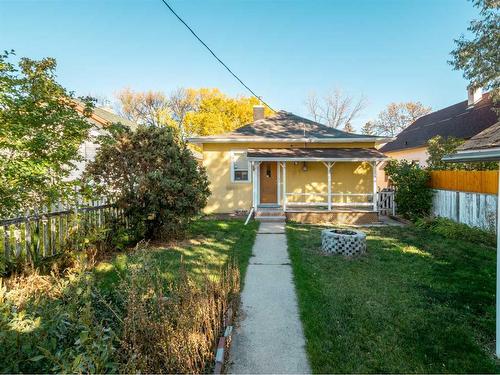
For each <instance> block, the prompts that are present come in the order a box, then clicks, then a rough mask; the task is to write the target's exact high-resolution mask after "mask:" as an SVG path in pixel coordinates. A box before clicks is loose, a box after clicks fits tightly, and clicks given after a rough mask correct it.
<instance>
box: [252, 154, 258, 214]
mask: <svg viewBox="0 0 500 375" xmlns="http://www.w3.org/2000/svg"><path fill="white" fill-rule="evenodd" d="M255 164H256V163H255V162H254V161H252V163H251V165H252V207H253V208H254V209H256V208H257V188H256V186H257V183H256V182H257V169H256V168H255Z"/></svg>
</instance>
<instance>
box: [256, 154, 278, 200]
mask: <svg viewBox="0 0 500 375" xmlns="http://www.w3.org/2000/svg"><path fill="white" fill-rule="evenodd" d="M260 203H268V204H269V203H274V204H277V203H278V163H277V162H275V161H263V162H261V163H260Z"/></svg>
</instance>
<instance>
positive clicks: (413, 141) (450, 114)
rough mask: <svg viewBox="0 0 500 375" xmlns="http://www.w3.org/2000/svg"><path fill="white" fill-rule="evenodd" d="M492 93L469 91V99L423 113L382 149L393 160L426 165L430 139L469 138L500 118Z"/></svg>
mask: <svg viewBox="0 0 500 375" xmlns="http://www.w3.org/2000/svg"><path fill="white" fill-rule="evenodd" d="M492 109H493V104H492V100H491V98H490V95H489V93H486V94H482V93H481V90H480V89H478V90H469V92H468V100H464V101H463V102H460V103H457V104H454V105H452V106H449V107H446V108H443V109H440V110H438V111H435V112H432V113H429V114H428V115H425V116H422V117H420V118H419V119H417V120H416V121H415V122H413V123H412V124H411V125H410V126H408V127H407V128H406V129H404V130H403V131H402V132H401V133H399V134H398V135H397V137H396V139H395V140H393V141H392V142H389V143H387V144H385V145H384V146H382V147H381V148H380V149H379V151H382V152H383V153H384V154H386V155H387V156H389V157H390V158H394V159H398V160H401V159H406V160H411V161H415V162H417V163H418V164H419V165H420V166H422V167H425V166H426V165H427V158H428V156H429V154H428V153H427V142H428V141H429V140H430V139H431V138H433V137H435V136H437V135H440V136H441V137H443V138H448V137H454V138H459V139H469V138H471V137H473V136H475V135H476V134H478V133H480V132H481V131H483V130H484V129H486V128H488V127H490V126H491V125H493V124H494V123H496V122H497V121H498V116H497V114H496V113H495V112H494V111H493V110H492Z"/></svg>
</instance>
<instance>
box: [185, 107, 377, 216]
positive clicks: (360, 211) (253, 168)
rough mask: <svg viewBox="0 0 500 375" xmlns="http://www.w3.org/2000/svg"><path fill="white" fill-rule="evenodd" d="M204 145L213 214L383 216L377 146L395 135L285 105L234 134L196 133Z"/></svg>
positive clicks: (259, 114) (257, 110)
mask: <svg viewBox="0 0 500 375" xmlns="http://www.w3.org/2000/svg"><path fill="white" fill-rule="evenodd" d="M189 142H191V143H194V144H197V145H199V146H201V150H202V151H201V153H202V164H203V166H204V167H205V168H206V170H207V174H208V179H209V181H210V188H211V196H210V198H209V202H208V205H207V207H206V208H205V212H206V213H209V214H210V213H232V212H238V211H239V212H249V213H250V214H251V213H255V215H256V217H260V218H271V217H273V218H275V217H284V216H286V217H287V218H288V219H291V220H296V221H303V222H321V221H328V222H348V223H361V222H370V221H374V220H376V219H377V184H376V181H377V164H378V163H380V162H382V161H383V160H386V157H385V156H384V155H383V154H382V153H380V152H379V151H377V150H376V149H375V146H376V145H377V144H379V143H384V142H387V138H385V137H378V136H366V135H358V134H352V133H346V132H343V131H340V130H337V129H333V128H331V127H327V126H325V125H322V124H319V123H317V122H314V121H311V120H308V119H305V118H302V117H299V116H296V115H294V114H292V113H288V112H284V111H280V112H277V113H276V114H275V115H273V116H271V117H267V118H264V107H261V106H256V107H254V122H252V123H250V124H248V125H245V126H243V127H241V128H238V129H236V130H235V131H233V132H230V133H226V134H222V135H216V136H205V137H192V138H190V139H189Z"/></svg>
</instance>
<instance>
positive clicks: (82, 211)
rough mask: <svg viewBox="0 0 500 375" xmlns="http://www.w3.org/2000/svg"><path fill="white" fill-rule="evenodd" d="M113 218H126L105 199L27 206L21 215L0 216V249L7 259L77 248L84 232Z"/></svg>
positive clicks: (14, 259) (42, 255)
mask: <svg viewBox="0 0 500 375" xmlns="http://www.w3.org/2000/svg"><path fill="white" fill-rule="evenodd" d="M110 219H119V220H121V221H123V222H125V221H126V220H125V218H124V217H123V212H122V211H121V210H119V209H117V208H116V207H115V206H114V205H112V204H108V203H106V202H105V201H104V200H98V201H79V203H78V204H76V205H73V206H69V205H64V204H62V203H58V204H57V205H53V206H51V207H50V208H43V209H41V210H27V211H26V213H25V214H24V215H22V216H18V217H14V218H9V219H2V220H0V249H1V251H2V254H3V258H4V261H6V262H9V261H14V262H15V261H16V260H18V259H19V258H21V257H24V258H26V259H27V260H28V261H30V260H33V259H35V258H36V259H41V258H45V257H48V256H52V255H55V254H57V253H59V252H61V251H63V250H65V249H68V248H71V249H75V250H78V247H79V244H80V241H81V238H80V236H82V234H83V233H85V232H89V231H90V230H92V229H98V228H102V227H103V226H104V225H105V224H106V221H107V220H110Z"/></svg>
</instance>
